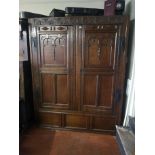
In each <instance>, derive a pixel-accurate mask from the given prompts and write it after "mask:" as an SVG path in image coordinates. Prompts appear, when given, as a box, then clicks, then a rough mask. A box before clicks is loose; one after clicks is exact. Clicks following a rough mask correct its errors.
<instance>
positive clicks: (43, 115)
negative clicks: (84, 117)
mask: <svg viewBox="0 0 155 155" xmlns="http://www.w3.org/2000/svg"><path fill="white" fill-rule="evenodd" d="M39 120H40V123H41V124H43V125H51V126H53V127H61V114H56V113H48V112H39Z"/></svg>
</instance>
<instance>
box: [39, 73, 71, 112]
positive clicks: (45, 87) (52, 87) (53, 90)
mask: <svg viewBox="0 0 155 155" xmlns="http://www.w3.org/2000/svg"><path fill="white" fill-rule="evenodd" d="M41 80H42V91H41V95H42V103H41V106H42V107H47V106H48V107H53V108H62V109H64V108H67V107H68V106H69V104H70V98H71V92H70V89H69V87H70V83H71V81H69V75H67V74H52V73H51V74H48V73H46V74H41ZM64 106H65V107H64Z"/></svg>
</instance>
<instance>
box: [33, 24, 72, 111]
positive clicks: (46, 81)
mask: <svg viewBox="0 0 155 155" xmlns="http://www.w3.org/2000/svg"><path fill="white" fill-rule="evenodd" d="M72 31H73V27H71V26H45V27H38V34H37V41H38V47H37V48H38V50H37V59H35V60H36V61H37V63H38V66H39V67H38V68H39V70H38V74H34V75H35V77H34V79H37V78H38V77H39V78H38V81H36V82H35V85H36V87H37V88H35V89H37V90H38V93H39V95H38V96H39V107H40V108H50V109H66V110H70V109H72V103H73V100H74V94H73V89H74V85H75V84H74V70H75V67H74V58H73V56H74V51H73V40H72V38H73V32H72ZM33 52H34V51H33ZM33 54H35V53H33ZM33 63H34V62H33Z"/></svg>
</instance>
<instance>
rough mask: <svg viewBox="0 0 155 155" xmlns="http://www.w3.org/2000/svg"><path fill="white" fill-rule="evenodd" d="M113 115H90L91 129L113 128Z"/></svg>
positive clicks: (114, 123)
mask: <svg viewBox="0 0 155 155" xmlns="http://www.w3.org/2000/svg"><path fill="white" fill-rule="evenodd" d="M115 125H116V121H115V117H100V116H93V117H92V126H91V128H92V130H115Z"/></svg>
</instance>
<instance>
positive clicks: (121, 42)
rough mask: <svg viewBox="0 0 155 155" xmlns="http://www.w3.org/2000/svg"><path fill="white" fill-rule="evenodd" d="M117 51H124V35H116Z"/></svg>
mask: <svg viewBox="0 0 155 155" xmlns="http://www.w3.org/2000/svg"><path fill="white" fill-rule="evenodd" d="M117 50H118V53H120V51H122V52H124V50H125V37H124V36H119V37H118V49H117Z"/></svg>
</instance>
